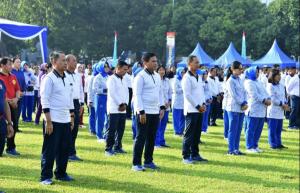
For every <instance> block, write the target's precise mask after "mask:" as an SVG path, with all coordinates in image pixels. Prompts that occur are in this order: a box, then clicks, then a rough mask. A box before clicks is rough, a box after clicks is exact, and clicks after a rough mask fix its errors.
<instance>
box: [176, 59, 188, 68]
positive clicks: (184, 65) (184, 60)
mask: <svg viewBox="0 0 300 193" xmlns="http://www.w3.org/2000/svg"><path fill="white" fill-rule="evenodd" d="M179 67H183V68H186V67H187V58H186V57H183V58H182V60H181V61H180V62H178V63H177V68H179Z"/></svg>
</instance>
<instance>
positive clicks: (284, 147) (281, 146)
mask: <svg viewBox="0 0 300 193" xmlns="http://www.w3.org/2000/svg"><path fill="white" fill-rule="evenodd" d="M278 148H279V149H288V147H286V146H284V145H282V144H281V145H279V147H278Z"/></svg>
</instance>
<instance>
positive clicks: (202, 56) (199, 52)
mask: <svg viewBox="0 0 300 193" xmlns="http://www.w3.org/2000/svg"><path fill="white" fill-rule="evenodd" d="M191 55H195V56H197V58H198V60H199V62H200V64H201V65H204V66H209V65H210V64H211V63H213V62H214V60H213V59H212V58H211V57H210V56H209V55H207V54H206V52H205V51H204V50H203V49H202V47H201V45H200V43H199V42H198V43H197V45H196V48H195V49H194V51H193V52H192V53H191Z"/></svg>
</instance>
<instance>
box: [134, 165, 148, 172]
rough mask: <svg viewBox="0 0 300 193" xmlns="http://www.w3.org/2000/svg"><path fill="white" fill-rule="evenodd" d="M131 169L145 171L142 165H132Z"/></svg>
mask: <svg viewBox="0 0 300 193" xmlns="http://www.w3.org/2000/svg"><path fill="white" fill-rule="evenodd" d="M131 170H133V171H135V172H143V171H145V168H144V167H143V166H141V165H135V166H132V168H131Z"/></svg>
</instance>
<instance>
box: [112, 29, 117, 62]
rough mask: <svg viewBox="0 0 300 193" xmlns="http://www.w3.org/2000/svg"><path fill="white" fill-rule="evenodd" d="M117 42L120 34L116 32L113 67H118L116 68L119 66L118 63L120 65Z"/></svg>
mask: <svg viewBox="0 0 300 193" xmlns="http://www.w3.org/2000/svg"><path fill="white" fill-rule="evenodd" d="M117 42H118V33H117V32H116V31H115V40H114V53H113V62H112V67H116V66H117V63H118V56H117Z"/></svg>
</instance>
